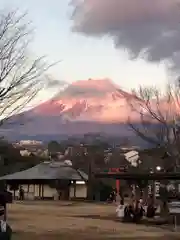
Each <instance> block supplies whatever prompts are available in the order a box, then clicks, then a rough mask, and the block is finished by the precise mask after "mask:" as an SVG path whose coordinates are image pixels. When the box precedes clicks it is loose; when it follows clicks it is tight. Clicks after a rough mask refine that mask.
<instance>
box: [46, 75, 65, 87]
mask: <svg viewBox="0 0 180 240" xmlns="http://www.w3.org/2000/svg"><path fill="white" fill-rule="evenodd" d="M45 77H46V79H45V80H46V84H45V87H46V88H57V87H64V86H66V85H67V83H66V82H65V81H63V80H57V79H54V78H52V77H51V76H48V75H46V76H45Z"/></svg>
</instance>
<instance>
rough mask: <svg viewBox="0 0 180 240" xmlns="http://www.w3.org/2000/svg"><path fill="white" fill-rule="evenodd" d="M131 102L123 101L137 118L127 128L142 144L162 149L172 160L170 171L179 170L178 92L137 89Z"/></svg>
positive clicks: (170, 88)
mask: <svg viewBox="0 0 180 240" xmlns="http://www.w3.org/2000/svg"><path fill="white" fill-rule="evenodd" d="M133 94H134V96H135V98H131V99H127V101H128V103H129V104H130V106H131V110H132V111H134V112H136V113H137V114H138V116H139V118H138V120H137V121H136V122H134V120H133V121H132V119H131V117H129V119H128V124H129V126H130V127H131V129H133V131H134V132H135V133H136V134H137V135H138V136H139V137H140V138H142V139H143V140H145V141H146V142H148V143H151V144H152V145H153V146H154V147H162V148H164V149H165V151H166V152H167V153H168V154H169V156H170V157H171V158H172V159H173V165H174V167H175V168H174V169H177V168H178V167H179V166H180V148H179V146H180V145H179V143H180V141H179V140H180V139H179V138H180V134H179V130H180V126H179V125H178V121H179V120H180V112H179V110H180V88H179V86H178V85H176V84H171V85H167V87H166V90H165V91H160V90H159V89H157V88H154V87H139V89H138V90H137V91H133Z"/></svg>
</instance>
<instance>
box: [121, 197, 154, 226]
mask: <svg viewBox="0 0 180 240" xmlns="http://www.w3.org/2000/svg"><path fill="white" fill-rule="evenodd" d="M116 212H117V215H118V217H121V218H122V220H123V221H124V222H135V223H138V222H139V221H140V220H141V219H142V218H143V216H146V217H148V218H153V217H154V216H155V212H156V207H155V206H154V202H153V198H152V197H151V198H150V199H149V200H148V204H147V207H145V206H144V204H143V200H142V199H139V200H134V199H131V200H130V202H129V204H127V205H124V204H123V201H122V200H121V202H120V205H119V206H118V208H117V209H116Z"/></svg>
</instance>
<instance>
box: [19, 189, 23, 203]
mask: <svg viewBox="0 0 180 240" xmlns="http://www.w3.org/2000/svg"><path fill="white" fill-rule="evenodd" d="M19 200H21V201H23V200H24V189H23V187H22V186H20V188H19Z"/></svg>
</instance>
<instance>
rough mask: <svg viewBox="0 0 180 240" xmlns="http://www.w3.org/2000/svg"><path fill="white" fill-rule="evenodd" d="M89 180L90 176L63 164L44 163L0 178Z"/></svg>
mask: <svg viewBox="0 0 180 240" xmlns="http://www.w3.org/2000/svg"><path fill="white" fill-rule="evenodd" d="M57 179H64V180H77V181H80V180H88V175H87V174H86V173H84V172H82V171H80V170H76V169H74V168H73V167H72V166H69V165H67V164H65V163H62V162H43V163H40V164H38V165H36V166H34V167H32V168H29V169H27V170H24V171H20V172H16V173H13V174H9V175H5V176H2V177H0V180H57Z"/></svg>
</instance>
